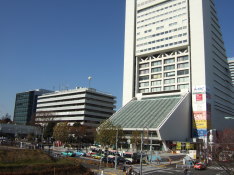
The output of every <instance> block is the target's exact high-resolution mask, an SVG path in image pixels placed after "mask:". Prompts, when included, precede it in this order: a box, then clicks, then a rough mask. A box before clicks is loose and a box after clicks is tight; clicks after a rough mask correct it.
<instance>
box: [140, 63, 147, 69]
mask: <svg viewBox="0 0 234 175" xmlns="http://www.w3.org/2000/svg"><path fill="white" fill-rule="evenodd" d="M139 67H140V68H144V67H149V63H144V64H140V65H139Z"/></svg>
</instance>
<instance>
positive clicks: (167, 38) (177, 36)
mask: <svg viewBox="0 0 234 175" xmlns="http://www.w3.org/2000/svg"><path fill="white" fill-rule="evenodd" d="M183 36H187V33H183V34H182V33H181V34H178V35H174V36H169V37H166V38H161V39H158V40H154V41H150V42H146V43H142V44H138V45H136V47H141V46H145V45H148V44H154V43H159V42H162V41H167V40H171V39H174V38H180V37H183Z"/></svg>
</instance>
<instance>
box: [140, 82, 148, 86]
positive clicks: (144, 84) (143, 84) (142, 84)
mask: <svg viewBox="0 0 234 175" xmlns="http://www.w3.org/2000/svg"><path fill="white" fill-rule="evenodd" d="M139 86H140V87H146V86H149V82H144V83H140V84H139Z"/></svg>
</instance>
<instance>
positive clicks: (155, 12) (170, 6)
mask: <svg viewBox="0 0 234 175" xmlns="http://www.w3.org/2000/svg"><path fill="white" fill-rule="evenodd" d="M173 1H174V0H173ZM173 1H169V3H172V2H173ZM184 3H186V1H183V2H179V3H177V4H171V5H169V6H166V7H164V8H161V9H157V10H156V9H155V8H159V7H160V5H155V6H152V7H149V8H146V9H143V10H140V11H139V12H138V14H140V15H138V16H137V19H139V18H142V17H145V16H148V15H151V14H159V13H160V12H165V10H167V9H170V8H172V7H175V6H177V5H178V6H179V5H181V4H184ZM163 5H165V4H163ZM154 9H155V10H154ZM150 10H153V11H150ZM145 11H150V12H148V13H145V14H142V12H145ZM175 12H176V11H175ZM175 12H174V11H169V12H167V13H166V14H165V13H163V14H161V16H162V15H167V14H169V13H175ZM158 17H160V16H159V15H158Z"/></svg>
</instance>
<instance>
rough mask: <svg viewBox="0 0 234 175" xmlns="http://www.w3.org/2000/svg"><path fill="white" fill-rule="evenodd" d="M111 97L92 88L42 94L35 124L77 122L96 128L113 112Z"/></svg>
mask: <svg viewBox="0 0 234 175" xmlns="http://www.w3.org/2000/svg"><path fill="white" fill-rule="evenodd" d="M115 98H116V97H114V96H113V95H110V94H107V93H103V92H99V91H97V90H96V89H93V88H79V87H77V88H76V89H71V90H63V91H56V92H52V93H47V94H43V95H42V96H40V97H39V98H38V103H37V110H36V123H47V122H48V121H55V122H69V123H75V122H79V123H81V124H83V125H88V126H98V125H99V124H100V123H101V122H102V121H103V120H105V119H107V118H109V117H110V116H111V115H112V114H113V113H114V112H115V110H114V109H115V103H116V101H115Z"/></svg>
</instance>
